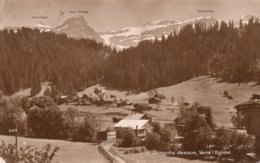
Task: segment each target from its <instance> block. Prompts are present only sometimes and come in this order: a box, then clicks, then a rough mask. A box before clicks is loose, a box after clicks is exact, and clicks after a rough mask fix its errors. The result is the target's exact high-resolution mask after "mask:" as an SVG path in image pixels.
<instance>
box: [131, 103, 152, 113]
mask: <svg viewBox="0 0 260 163" xmlns="http://www.w3.org/2000/svg"><path fill="white" fill-rule="evenodd" d="M152 109H153V108H152V107H151V106H150V105H149V104H146V103H137V104H134V111H136V112H139V113H141V112H143V111H150V110H152Z"/></svg>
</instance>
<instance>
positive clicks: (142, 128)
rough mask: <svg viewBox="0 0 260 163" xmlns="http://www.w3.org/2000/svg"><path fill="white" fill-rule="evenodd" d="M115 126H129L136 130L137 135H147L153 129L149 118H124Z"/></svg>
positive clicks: (117, 127) (118, 127)
mask: <svg viewBox="0 0 260 163" xmlns="http://www.w3.org/2000/svg"><path fill="white" fill-rule="evenodd" d="M114 128H115V129H116V130H117V129H120V128H129V129H133V130H134V131H135V135H136V137H145V136H146V133H147V132H148V131H150V130H151V126H150V124H149V120H142V119H141V120H135V119H122V120H121V121H119V122H118V123H117V124H115V126H114Z"/></svg>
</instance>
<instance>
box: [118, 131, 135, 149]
mask: <svg viewBox="0 0 260 163" xmlns="http://www.w3.org/2000/svg"><path fill="white" fill-rule="evenodd" d="M122 138H123V141H122V143H121V144H120V146H121V147H132V146H133V145H134V143H135V135H134V132H133V131H131V130H126V131H125V133H124V135H123V137H122Z"/></svg>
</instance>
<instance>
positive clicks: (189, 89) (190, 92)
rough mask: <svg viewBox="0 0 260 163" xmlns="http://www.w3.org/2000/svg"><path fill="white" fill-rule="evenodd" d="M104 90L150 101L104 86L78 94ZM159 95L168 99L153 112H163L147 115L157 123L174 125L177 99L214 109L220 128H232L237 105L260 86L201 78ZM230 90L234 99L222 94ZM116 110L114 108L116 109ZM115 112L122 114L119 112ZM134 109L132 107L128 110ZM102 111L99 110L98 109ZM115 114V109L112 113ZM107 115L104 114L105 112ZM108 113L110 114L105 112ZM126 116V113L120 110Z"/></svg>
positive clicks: (162, 89) (145, 94)
mask: <svg viewBox="0 0 260 163" xmlns="http://www.w3.org/2000/svg"><path fill="white" fill-rule="evenodd" d="M96 87H97V88H102V89H104V90H105V92H106V93H107V94H108V95H111V94H112V95H115V96H116V97H117V99H127V100H128V101H130V102H132V103H144V102H145V103H147V99H148V98H149V95H148V94H149V93H148V92H142V93H139V94H130V95H127V92H126V91H117V90H109V89H106V88H105V87H104V86H101V85H94V86H92V87H89V88H87V89H86V90H84V91H83V92H79V94H83V93H86V94H91V93H92V94H93V90H94V88H96ZM156 90H157V91H158V92H159V93H160V94H163V95H165V96H166V99H165V100H163V102H162V103H161V104H160V105H159V106H156V105H153V107H154V108H159V110H160V111H154V110H153V111H148V112H147V113H148V114H150V115H152V116H153V118H154V119H155V120H160V121H164V122H168V121H172V120H174V118H175V117H176V116H177V115H178V106H177V104H178V99H180V98H181V97H184V98H185V100H186V101H187V102H189V103H190V104H192V103H194V102H198V103H200V104H202V105H207V106H210V107H211V108H212V113H213V116H214V119H215V121H216V123H217V124H218V125H219V126H226V127H232V123H231V121H230V119H231V117H232V115H233V114H235V113H236V110H235V109H234V108H233V107H234V106H235V105H237V104H239V103H241V102H245V101H247V100H248V99H249V98H250V97H251V95H252V94H253V93H260V86H259V85H256V83H254V82H249V83H240V84H238V83H226V82H221V81H220V80H218V79H215V78H211V77H209V76H200V77H197V78H193V79H191V80H188V81H185V82H182V83H180V84H176V85H172V86H168V87H160V88H157V89H156ZM225 90H227V91H228V92H229V94H230V95H231V96H232V97H233V99H228V98H227V97H224V95H223V92H224V91H225ZM171 97H174V99H175V102H174V104H172V103H171ZM114 109H115V108H114ZM118 109H119V108H116V109H115V110H117V111H119V112H120V109H119V110H118ZM129 109H131V107H130V108H129ZM97 110H99V109H97ZM109 110H110V111H112V110H113V109H109ZM103 111H104V110H103ZM106 111H108V110H106ZM121 111H122V112H124V113H126V111H125V109H121Z"/></svg>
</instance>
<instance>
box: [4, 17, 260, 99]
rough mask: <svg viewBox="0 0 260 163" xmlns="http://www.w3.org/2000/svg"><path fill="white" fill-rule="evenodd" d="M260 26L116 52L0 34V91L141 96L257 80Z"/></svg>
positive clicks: (86, 43)
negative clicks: (47, 86)
mask: <svg viewBox="0 0 260 163" xmlns="http://www.w3.org/2000/svg"><path fill="white" fill-rule="evenodd" d="M259 45H260V23H258V22H254V20H253V19H252V20H251V21H249V23H248V25H242V22H241V23H240V27H239V28H235V27H234V24H233V23H232V22H229V23H225V22H221V23H220V24H218V23H216V24H215V25H214V26H211V27H209V26H206V25H203V24H196V25H195V27H194V26H192V25H187V26H185V27H184V28H182V29H181V30H180V32H179V33H173V34H171V35H170V36H169V37H168V38H164V37H163V38H162V40H161V41H158V40H155V41H143V42H141V43H140V44H139V45H138V46H137V47H132V48H128V49H125V50H123V51H119V52H115V51H113V50H111V49H110V48H108V47H106V46H104V45H103V44H101V43H96V42H95V41H91V40H86V39H81V40H76V39H71V38H67V36H65V35H60V34H54V33H52V32H40V31H39V30H36V29H28V28H21V29H19V30H18V31H17V32H14V31H12V30H2V31H0V90H3V91H4V93H5V94H12V93H14V92H16V91H18V90H19V89H23V88H28V87H32V91H31V93H32V95H34V94H37V92H39V89H40V83H41V82H45V81H48V82H52V83H53V84H54V85H55V86H56V87H57V88H58V89H59V90H60V91H61V92H63V93H65V94H69V93H72V92H73V91H75V90H76V91H77V90H80V89H82V88H85V87H88V86H90V85H93V84H96V83H98V82H100V81H103V83H104V84H105V85H107V86H110V87H114V88H118V89H124V90H138V91H145V90H150V89H153V88H156V87H161V86H169V85H173V84H176V83H180V82H182V81H185V80H188V79H191V78H193V77H196V76H200V75H211V76H214V77H219V78H221V79H223V80H224V81H228V82H238V83H239V82H245V81H260V64H259V63H260V58H259V57H260V46H259Z"/></svg>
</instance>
